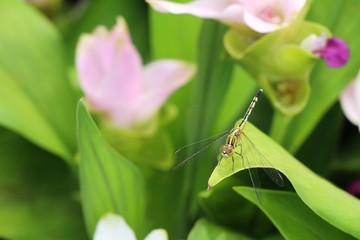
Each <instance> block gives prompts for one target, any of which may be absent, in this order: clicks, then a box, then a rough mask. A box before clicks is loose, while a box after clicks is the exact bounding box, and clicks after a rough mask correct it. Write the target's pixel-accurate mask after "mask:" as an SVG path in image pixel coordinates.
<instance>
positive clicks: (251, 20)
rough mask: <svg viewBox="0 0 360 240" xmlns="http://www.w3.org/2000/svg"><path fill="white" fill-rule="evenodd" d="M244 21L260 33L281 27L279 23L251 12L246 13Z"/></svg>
mask: <svg viewBox="0 0 360 240" xmlns="http://www.w3.org/2000/svg"><path fill="white" fill-rule="evenodd" d="M244 22H245V24H246V25H247V26H248V27H249V28H251V29H253V30H255V31H256V32H258V33H269V32H273V31H276V30H277V29H279V28H280V25H279V24H274V23H270V22H266V21H264V20H262V19H261V18H258V17H256V16H255V15H253V14H252V13H250V12H245V13H244Z"/></svg>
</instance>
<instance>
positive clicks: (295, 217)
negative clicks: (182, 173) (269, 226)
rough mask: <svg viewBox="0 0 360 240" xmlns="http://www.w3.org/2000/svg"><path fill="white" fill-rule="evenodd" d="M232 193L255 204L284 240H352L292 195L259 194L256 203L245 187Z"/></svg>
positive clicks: (251, 191) (278, 192) (281, 193)
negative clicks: (259, 198) (260, 196)
mask: <svg viewBox="0 0 360 240" xmlns="http://www.w3.org/2000/svg"><path fill="white" fill-rule="evenodd" d="M234 189H235V191H236V192H237V193H239V194H240V195H241V196H243V197H245V198H246V199H248V200H249V201H251V202H253V203H254V204H256V205H257V206H258V207H259V208H260V209H261V210H262V211H263V212H264V213H265V214H266V215H267V216H268V217H269V218H270V219H271V221H272V222H273V223H274V224H275V226H276V227H277V228H278V229H279V231H280V232H281V234H282V236H283V237H285V239H292V240H296V239H299V240H302V239H319V238H320V239H343V240H345V239H353V237H351V236H349V235H348V234H346V233H344V232H342V231H340V230H339V229H337V228H335V227H334V226H332V225H331V224H329V223H328V222H326V221H324V219H322V218H320V217H319V216H318V215H316V214H315V213H314V212H313V211H311V209H310V208H308V207H307V206H306V205H305V204H304V202H302V201H301V199H300V198H299V197H298V196H297V195H296V194H294V193H291V192H285V191H272V190H262V195H263V198H262V201H261V203H260V202H259V201H258V199H257V197H256V194H255V192H254V189H252V188H249V187H234ZM329 211H331V210H330V209H329Z"/></svg>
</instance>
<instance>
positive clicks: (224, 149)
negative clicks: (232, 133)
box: [220, 145, 233, 157]
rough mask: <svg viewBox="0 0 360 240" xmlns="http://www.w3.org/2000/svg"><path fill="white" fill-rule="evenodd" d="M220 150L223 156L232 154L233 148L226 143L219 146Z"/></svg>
mask: <svg viewBox="0 0 360 240" xmlns="http://www.w3.org/2000/svg"><path fill="white" fill-rule="evenodd" d="M220 152H221V155H223V157H229V156H231V155H232V153H233V149H232V148H231V147H229V146H227V145H222V146H221V147H220Z"/></svg>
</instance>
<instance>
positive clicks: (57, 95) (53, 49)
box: [0, 0, 76, 160]
mask: <svg viewBox="0 0 360 240" xmlns="http://www.w3.org/2000/svg"><path fill="white" fill-rule="evenodd" d="M0 9H1V10H2V14H1V16H0V52H1V55H0V79H1V81H0V124H2V125H3V126H5V127H7V128H9V129H11V130H13V131H15V132H17V133H19V134H21V135H22V136H24V137H26V138H27V139H29V140H30V141H32V142H34V143H35V144H37V145H39V146H41V147H43V148H45V149H46V150H48V151H50V152H52V153H55V154H57V155H58V156H61V157H62V158H65V159H67V160H70V159H71V157H72V153H73V151H74V149H75V145H76V139H75V118H74V112H75V107H76V101H75V96H74V94H73V92H72V90H71V88H70V84H69V82H68V79H67V69H66V64H65V60H64V59H65V58H64V55H63V52H64V46H63V43H62V41H61V38H60V36H59V34H58V32H57V31H56V29H55V28H54V27H53V26H52V25H51V24H50V23H49V22H48V20H47V19H45V17H44V16H42V15H41V14H40V13H38V12H36V11H35V10H34V9H32V8H31V7H30V6H29V5H27V4H25V3H20V2H19V1H11V0H4V1H0ZM19 16H21V17H19ZM34 36H36V37H34Z"/></svg>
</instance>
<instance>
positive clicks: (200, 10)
mask: <svg viewBox="0 0 360 240" xmlns="http://www.w3.org/2000/svg"><path fill="white" fill-rule="evenodd" d="M146 1H147V2H148V3H149V4H150V5H151V6H152V7H153V8H154V9H155V10H157V11H159V12H164V13H173V14H191V15H194V16H197V17H200V18H210V19H216V20H219V21H221V22H223V23H225V24H228V25H231V26H234V25H235V26H236V25H246V26H248V27H249V28H251V29H252V30H254V31H256V32H259V33H268V32H273V31H276V30H278V29H279V28H282V27H286V26H288V25H289V24H290V23H291V21H292V20H293V19H294V18H296V16H297V14H298V13H299V12H300V11H301V9H302V8H303V7H304V5H305V3H306V0H195V1H193V2H190V3H185V4H182V3H174V2H169V1H162V0H146Z"/></svg>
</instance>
